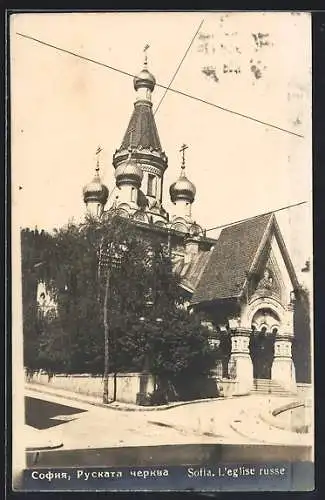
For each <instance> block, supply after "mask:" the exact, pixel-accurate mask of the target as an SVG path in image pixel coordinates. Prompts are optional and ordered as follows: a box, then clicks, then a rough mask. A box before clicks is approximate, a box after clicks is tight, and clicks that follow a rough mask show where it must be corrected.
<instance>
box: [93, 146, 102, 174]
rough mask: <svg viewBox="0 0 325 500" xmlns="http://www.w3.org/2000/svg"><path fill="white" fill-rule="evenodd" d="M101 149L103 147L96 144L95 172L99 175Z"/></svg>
mask: <svg viewBox="0 0 325 500" xmlns="http://www.w3.org/2000/svg"><path fill="white" fill-rule="evenodd" d="M101 151H103V149H102V148H101V147H100V146H98V148H97V149H96V156H97V161H96V169H95V170H96V174H97V175H99V153H101Z"/></svg>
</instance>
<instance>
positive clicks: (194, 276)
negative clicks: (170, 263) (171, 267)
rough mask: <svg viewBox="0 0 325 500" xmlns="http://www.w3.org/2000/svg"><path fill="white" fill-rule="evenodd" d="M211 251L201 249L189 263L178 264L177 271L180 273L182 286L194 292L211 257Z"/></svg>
mask: <svg viewBox="0 0 325 500" xmlns="http://www.w3.org/2000/svg"><path fill="white" fill-rule="evenodd" d="M210 255H211V252H210V251H199V252H198V253H197V254H196V255H195V256H194V257H193V259H192V260H191V261H190V262H189V263H186V264H185V263H184V262H182V263H181V264H178V266H177V269H175V271H176V272H177V273H178V274H179V275H180V278H181V286H183V288H185V289H186V290H188V291H190V292H193V291H194V290H195V288H196V287H197V285H198V282H199V280H200V278H201V275H202V273H203V271H204V269H205V267H206V265H207V263H208V260H209V258H210Z"/></svg>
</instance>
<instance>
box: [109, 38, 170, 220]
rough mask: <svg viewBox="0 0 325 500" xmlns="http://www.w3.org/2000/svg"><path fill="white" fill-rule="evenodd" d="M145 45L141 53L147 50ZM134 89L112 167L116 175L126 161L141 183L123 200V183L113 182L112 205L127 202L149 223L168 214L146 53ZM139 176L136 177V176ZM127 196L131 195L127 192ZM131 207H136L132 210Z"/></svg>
mask: <svg viewBox="0 0 325 500" xmlns="http://www.w3.org/2000/svg"><path fill="white" fill-rule="evenodd" d="M147 48H148V47H147V46H146V48H145V52H146V50H147ZM133 85H134V89H135V91H136V100H135V102H134V110H133V113H132V116H131V119H130V121H129V124H128V127H127V129H126V132H125V134H124V137H123V140H122V144H121V146H120V148H119V149H117V150H116V151H115V153H114V155H113V166H114V168H115V173H117V172H118V177H117V178H120V176H121V175H123V172H124V170H125V171H126V172H127V171H128V170H129V168H130V166H129V163H130V162H132V164H133V165H135V164H136V165H137V166H138V167H139V168H140V169H141V171H142V175H141V182H140V184H139V185H138V186H136V185H135V186H134V191H132V193H133V195H132V196H133V199H130V200H128V201H127V199H126V197H125V194H124V192H123V186H121V184H120V183H117V189H118V194H117V197H116V201H115V203H116V206H117V207H118V206H119V205H121V204H122V203H123V208H126V209H127V210H128V208H127V206H128V205H130V210H131V212H133V214H134V215H135V216H136V213H135V212H136V211H138V212H139V214H138V215H139V217H140V218H141V216H142V217H145V218H147V219H148V221H152V222H159V221H161V222H167V220H168V214H167V212H166V211H165V209H164V208H163V206H162V196H163V177H164V172H165V170H166V168H167V165H168V160H167V156H166V154H165V152H164V151H163V150H162V147H161V143H160V139H159V135H158V130H157V127H156V123H155V118H154V114H153V111H152V100H151V97H152V92H153V91H154V88H155V85H156V79H155V77H154V76H153V74H152V73H150V71H149V70H148V61H147V55H146V54H145V60H144V65H143V68H142V70H141V71H140V73H139V74H137V75H136V76H135V77H134V79H133ZM138 178H139V176H138ZM130 196H131V195H130ZM135 206H137V209H136V210H135V208H134V207H135Z"/></svg>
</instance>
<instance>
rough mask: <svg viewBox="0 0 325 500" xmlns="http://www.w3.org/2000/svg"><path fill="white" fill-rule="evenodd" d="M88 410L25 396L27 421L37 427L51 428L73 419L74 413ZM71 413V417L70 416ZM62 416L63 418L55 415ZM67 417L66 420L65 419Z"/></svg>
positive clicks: (40, 428)
mask: <svg viewBox="0 0 325 500" xmlns="http://www.w3.org/2000/svg"><path fill="white" fill-rule="evenodd" d="M85 411H87V410H81V409H80V408H74V407H73V406H66V405H61V404H58V403H51V402H49V401H43V400H42V399H37V398H32V397H28V396H26V397H25V423H26V424H27V425H30V426H31V427H34V428H35V429H39V430H42V429H49V428H50V427H55V426H56V425H61V424H64V423H66V422H69V421H70V420H73V418H72V415H75V414H77V413H84V412H85ZM70 415H71V418H69V416H70ZM58 416H60V417H61V416H62V417H63V418H62V419H61V418H60V419H59V418H58V419H55V417H58ZM64 417H66V420H64Z"/></svg>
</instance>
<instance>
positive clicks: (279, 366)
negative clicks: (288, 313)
mask: <svg viewBox="0 0 325 500" xmlns="http://www.w3.org/2000/svg"><path fill="white" fill-rule="evenodd" d="M292 337H293V335H292V334H290V333H288V334H278V335H277V336H276V338H275V342H274V359H273V364H272V371H271V377H272V380H274V381H275V382H278V383H279V384H280V385H281V386H282V387H283V388H284V389H288V390H293V391H295V390H296V375H295V367H294V364H293V361H292V352H291V346H292Z"/></svg>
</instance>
